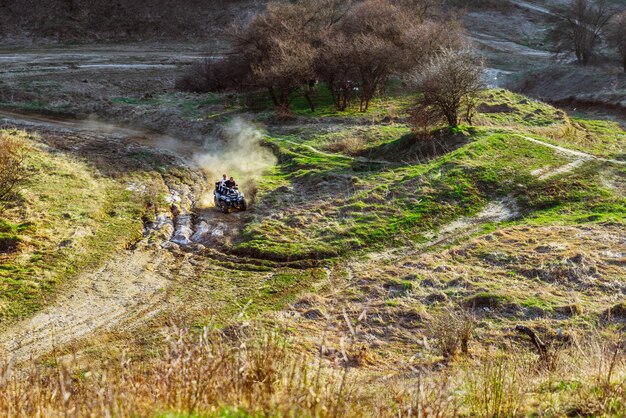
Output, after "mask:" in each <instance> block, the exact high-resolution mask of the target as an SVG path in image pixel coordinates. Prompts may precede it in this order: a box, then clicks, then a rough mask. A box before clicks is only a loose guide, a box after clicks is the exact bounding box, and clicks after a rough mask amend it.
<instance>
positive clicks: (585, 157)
mask: <svg viewBox="0 0 626 418" xmlns="http://www.w3.org/2000/svg"><path fill="white" fill-rule="evenodd" d="M513 135H515V136H516V137H518V138H522V139H525V140H526V141H530V142H534V143H535V144H539V145H543V146H544V147H548V148H552V149H554V150H557V151H558V152H560V153H562V154H565V155H569V156H572V157H577V158H578V159H579V160H595V161H602V162H605V163H611V164H618V165H626V161H622V160H615V159H612V158H602V157H596V156H595V155H591V154H587V153H584V152H582V151H576V150H573V149H570V148H565V147H561V146H559V145H554V144H550V143H548V142H544V141H540V140H539V139H535V138H531V137H529V136H525V135H520V134H513Z"/></svg>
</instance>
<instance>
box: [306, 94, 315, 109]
mask: <svg viewBox="0 0 626 418" xmlns="http://www.w3.org/2000/svg"><path fill="white" fill-rule="evenodd" d="M303 96H304V98H305V99H306V101H307V103H309V109H311V112H313V113H315V103H313V100H311V95H310V94H309V93H306V94H304V95H303Z"/></svg>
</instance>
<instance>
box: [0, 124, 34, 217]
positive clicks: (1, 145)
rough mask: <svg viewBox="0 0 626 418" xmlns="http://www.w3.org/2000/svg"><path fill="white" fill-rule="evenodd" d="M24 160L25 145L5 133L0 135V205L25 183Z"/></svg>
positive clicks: (26, 168)
mask: <svg viewBox="0 0 626 418" xmlns="http://www.w3.org/2000/svg"><path fill="white" fill-rule="evenodd" d="M25 158H26V145H25V144H24V143H23V142H22V141H20V140H18V139H16V138H14V137H12V136H10V135H8V134H7V133H0V203H2V202H6V201H7V200H8V199H10V198H11V197H12V196H14V195H15V194H16V193H17V192H18V191H19V188H20V187H21V186H23V185H24V184H25V183H26V182H27V180H28V178H29V172H28V167H27V166H26V163H25ZM0 208H1V206H0Z"/></svg>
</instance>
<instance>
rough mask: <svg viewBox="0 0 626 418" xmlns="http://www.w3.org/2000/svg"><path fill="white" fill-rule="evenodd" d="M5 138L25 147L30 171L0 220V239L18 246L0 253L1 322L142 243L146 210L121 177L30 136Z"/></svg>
mask: <svg viewBox="0 0 626 418" xmlns="http://www.w3.org/2000/svg"><path fill="white" fill-rule="evenodd" d="M4 133H6V134H8V135H11V136H14V137H16V138H20V139H21V140H22V141H24V142H26V143H27V144H28V160H27V161H26V164H27V165H28V167H29V170H30V171H31V172H32V175H31V177H30V181H29V184H28V185H27V186H26V187H24V189H23V190H21V191H20V193H19V199H18V200H17V201H15V202H14V203H13V204H8V205H7V206H6V207H5V209H4V211H3V212H2V213H1V214H0V234H1V235H0V237H3V239H11V240H13V241H14V242H15V244H16V245H15V246H12V247H11V248H8V249H7V251H5V252H1V253H0V289H1V291H0V318H2V319H5V320H6V319H13V318H16V317H23V316H25V315H28V314H30V313H33V312H34V311H36V310H38V309H40V308H41V307H42V306H45V305H46V304H47V303H49V302H50V300H51V299H53V298H54V294H55V292H56V290H57V288H58V287H59V286H60V285H63V284H66V283H68V281H70V279H71V278H72V277H74V276H76V275H77V274H79V273H80V272H83V271H86V270H94V269H96V268H97V267H98V265H99V264H100V263H102V262H103V261H104V260H106V259H107V258H108V257H110V256H111V255H112V254H113V253H115V252H117V251H120V250H123V249H124V248H125V247H126V246H127V245H128V244H129V243H132V242H133V241H134V240H137V239H138V238H139V237H141V233H142V229H143V224H142V222H141V216H142V214H143V212H144V210H145V209H144V202H143V199H142V197H141V196H137V194H136V193H133V192H132V191H131V190H129V186H128V183H127V182H126V181H124V180H123V179H118V180H113V179H110V178H107V177H103V176H102V175H101V174H100V173H99V172H98V171H97V170H96V169H94V167H92V166H90V165H89V164H87V163H86V162H85V161H81V160H79V159H77V158H73V157H71V156H69V155H67V154H63V153H59V152H55V151H54V150H52V149H50V148H48V147H47V146H46V145H44V144H42V142H41V141H40V139H39V138H38V137H36V136H33V135H29V134H27V133H25V132H23V131H17V130H12V131H4Z"/></svg>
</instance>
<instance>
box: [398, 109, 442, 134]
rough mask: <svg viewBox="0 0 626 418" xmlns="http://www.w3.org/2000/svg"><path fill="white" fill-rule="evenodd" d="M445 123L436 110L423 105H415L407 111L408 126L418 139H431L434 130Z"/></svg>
mask: <svg viewBox="0 0 626 418" xmlns="http://www.w3.org/2000/svg"><path fill="white" fill-rule="evenodd" d="M444 121H445V118H443V116H442V115H441V112H439V111H438V110H437V109H435V108H434V107H433V106H428V105H427V104H425V103H421V102H420V103H417V104H416V105H415V106H413V107H412V108H411V109H409V117H408V119H407V123H408V125H409V126H410V127H411V129H412V130H413V133H414V134H416V135H417V136H418V137H419V138H421V139H425V138H431V132H432V131H433V129H434V128H436V127H438V126H440V125H441V124H443V123H444Z"/></svg>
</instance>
